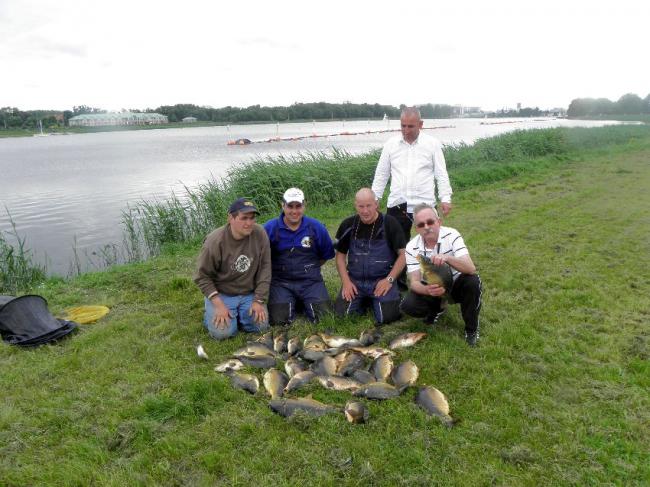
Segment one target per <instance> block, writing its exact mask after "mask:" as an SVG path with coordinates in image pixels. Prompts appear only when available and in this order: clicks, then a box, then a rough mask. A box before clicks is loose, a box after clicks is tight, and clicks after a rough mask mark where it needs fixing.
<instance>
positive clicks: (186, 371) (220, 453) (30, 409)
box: [0, 137, 650, 486]
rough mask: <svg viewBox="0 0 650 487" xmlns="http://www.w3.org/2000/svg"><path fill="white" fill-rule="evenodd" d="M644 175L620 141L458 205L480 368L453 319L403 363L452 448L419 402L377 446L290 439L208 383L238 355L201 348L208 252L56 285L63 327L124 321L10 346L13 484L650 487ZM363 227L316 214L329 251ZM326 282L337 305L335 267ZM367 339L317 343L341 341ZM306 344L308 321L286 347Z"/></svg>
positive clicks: (395, 415) (5, 464) (7, 403)
mask: <svg viewBox="0 0 650 487" xmlns="http://www.w3.org/2000/svg"><path fill="white" fill-rule="evenodd" d="M592 142H593V141H592ZM476 157H479V156H478V155H477V156H476ZM649 160H650V145H649V143H648V139H647V138H646V139H644V140H641V139H639V138H636V137H634V138H632V140H630V138H629V137H628V141H627V142H623V141H622V140H621V141H619V143H617V144H611V145H606V146H602V147H601V148H598V149H597V150H595V151H592V152H587V151H577V152H576V151H571V152H568V153H564V154H560V155H551V156H546V157H541V158H539V157H538V158H536V159H531V160H530V161H529V163H527V164H525V165H521V166H518V165H517V164H523V163H522V162H519V163H517V161H513V162H512V163H508V164H507V165H508V166H509V167H510V168H511V169H509V171H513V172H514V174H515V175H514V176H512V177H510V178H508V179H503V180H501V181H499V182H497V183H490V182H484V183H481V184H480V185H478V186H473V187H469V186H468V187H466V189H464V190H458V191H457V193H456V195H455V198H454V203H455V209H454V211H453V212H452V214H451V217H450V218H449V220H448V221H447V224H448V225H450V226H454V227H456V228H458V229H459V230H460V231H461V232H462V233H463V235H464V237H465V240H466V243H467V244H468V246H469V248H470V251H471V252H472V257H473V259H474V261H475V262H476V263H477V265H478V267H479V271H480V273H481V277H482V280H483V282H484V285H485V292H484V296H483V297H484V300H483V312H482V338H483V341H482V343H481V344H480V346H479V348H477V349H468V348H467V346H466V345H465V343H464V341H463V340H462V321H461V319H460V316H459V313H458V310H457V309H456V308H457V307H454V308H452V309H451V310H450V312H449V313H448V314H447V315H446V316H445V317H444V319H443V321H442V323H441V325H440V327H439V329H438V330H436V331H435V332H434V333H432V334H431V336H430V337H429V338H428V339H427V340H426V341H424V342H422V343H420V344H419V345H417V346H416V347H414V348H412V349H409V350H407V351H405V352H403V353H401V354H400V360H403V359H406V358H411V359H413V360H414V361H415V362H416V363H417V364H418V365H419V366H420V368H421V375H420V381H419V382H420V383H423V384H424V383H426V384H432V385H435V386H436V387H438V388H439V389H441V390H442V391H444V392H445V393H446V394H447V396H448V398H449V400H450V404H451V407H452V412H453V415H454V416H455V417H457V418H460V419H461V420H462V421H461V423H460V424H459V425H458V426H457V427H456V428H454V429H452V430H447V429H445V428H444V427H442V426H441V425H440V423H439V422H438V421H436V420H431V419H428V418H426V417H425V415H424V414H423V412H422V411H421V410H419V409H418V408H417V407H416V406H415V405H414V404H413V397H414V392H415V391H413V390H410V391H408V392H406V393H405V394H404V395H403V396H401V397H399V398H397V399H394V400H390V401H386V402H381V403H369V408H370V413H371V420H370V422H369V423H368V424H367V425H364V426H353V425H350V424H348V423H347V422H345V421H344V420H343V418H342V417H340V416H338V415H335V416H327V417H323V418H320V419H306V418H297V419H295V420H289V421H287V420H285V419H283V418H280V417H278V416H276V415H274V414H272V413H271V412H270V410H269V409H268V407H267V401H266V399H265V398H264V397H263V396H261V395H260V396H259V397H252V396H249V395H247V394H246V393H244V392H241V391H237V390H233V389H232V388H231V386H230V384H229V382H228V381H227V379H225V378H224V377H222V376H220V375H218V374H216V373H215V372H213V370H212V368H213V366H214V364H216V363H217V361H220V360H221V359H223V358H225V357H226V356H227V355H228V353H229V352H231V351H232V350H234V349H235V348H236V347H238V346H239V345H241V344H243V343H244V341H245V339H246V337H245V336H241V335H240V336H238V337H236V338H235V339H232V340H229V341H227V342H224V343H217V342H213V341H210V340H209V339H208V338H207V336H206V332H205V331H204V330H203V328H202V326H201V324H200V320H201V314H202V302H201V296H200V293H199V292H198V290H197V289H196V288H195V286H194V285H193V283H192V282H191V280H190V275H191V272H192V271H193V268H194V263H195V257H196V254H197V252H198V248H197V246H196V245H195V244H189V245H183V244H168V245H167V246H166V249H165V252H164V253H163V255H161V256H159V257H157V258H155V259H152V260H150V261H147V262H143V263H139V264H133V265H129V266H123V267H116V268H113V269H110V270H108V271H106V272H102V273H95V274H87V275H84V276H81V277H79V278H76V279H73V280H70V281H66V282H52V281H50V282H48V283H47V284H46V285H45V286H43V287H41V288H39V289H37V291H38V292H40V293H42V294H44V295H45V296H46V297H47V298H48V299H49V301H50V305H51V308H52V309H53V310H54V311H55V312H62V310H63V309H65V308H66V307H68V306H72V305H78V304H92V303H103V304H108V305H109V306H110V307H111V313H110V314H109V316H108V317H106V318H105V319H104V320H102V321H101V322H100V323H98V324H95V325H87V326H84V327H82V329H81V331H80V332H79V333H77V334H76V335H75V336H73V337H71V338H70V339H68V340H65V341H63V342H62V343H60V344H57V345H53V346H47V347H43V348H40V349H37V350H21V349H17V348H11V347H9V346H2V347H0V365H1V366H2V369H3V374H2V375H1V376H0V389H1V390H2V391H3V394H2V397H1V398H0V404H1V405H2V407H1V408H0V479H2V482H1V483H2V484H4V485H9V486H13V485H88V484H97V485H252V484H258V485H268V484H271V483H274V484H278V485H302V484H310V485H335V484H336V485H409V486H410V485H427V486H428V485H436V484H440V485H486V484H498V485H610V484H614V485H646V484H647V482H648V479H649V478H650V467H649V465H650V454H649V451H648V447H647V444H648V437H649V434H650V413H649V411H650V399H649V397H648V394H647V391H648V389H649V388H650V380H649V378H650V365H649V359H650V334H649V333H648V329H647V322H648V316H649V314H648V310H649V309H650V298H648V296H650V274H649V272H648V269H649V268H650V243H649V241H648V238H647V236H648V234H649V233H650V219H649V214H648V208H650V193H649V192H648V191H647V188H648V186H649V185H650V165H649V164H648V161H649ZM468 165H471V163H468ZM518 168H519V169H520V171H519V174H517V171H518ZM525 168H528V169H530V168H534V169H535V170H534V171H527V170H526V171H525V170H524V169H525ZM503 177H505V176H503ZM452 180H453V181H454V182H455V180H454V179H453V178H452ZM277 191H280V188H277ZM275 210H277V208H276V209H275ZM275 210H274V211H273V212H275ZM350 212H351V201H350V198H349V197H348V198H346V199H344V200H341V201H338V202H337V203H335V204H332V205H329V206H321V207H319V208H318V210H317V211H316V210H315V209H314V210H313V211H310V214H312V215H315V216H318V217H319V218H321V219H323V220H324V221H325V222H326V223H327V225H328V227H329V229H330V231H332V232H333V231H334V230H335V228H336V226H337V225H338V223H339V222H340V220H341V219H342V218H343V217H345V216H347V215H349V214H350ZM324 273H325V276H326V281H327V285H328V288H329V289H330V292H331V294H332V295H333V294H334V293H335V292H336V290H337V288H338V280H337V278H336V273H335V269H334V266H333V264H332V263H331V262H329V263H328V264H326V266H325V268H324ZM370 325H371V320H370V318H369V317H365V318H362V319H358V320H329V321H327V322H326V323H324V324H323V326H324V327H329V328H331V329H333V330H334V331H335V332H337V333H340V334H346V335H357V334H358V333H359V331H360V330H361V329H364V328H366V327H368V326H370ZM314 329H315V328H314V327H312V326H310V325H308V324H307V323H304V322H299V323H297V324H296V325H294V327H293V328H292V329H291V331H290V333H291V334H294V333H295V334H299V335H301V336H305V335H306V334H307V333H309V332H311V331H313V330H314ZM405 330H413V331H416V330H417V331H420V330H426V328H425V326H424V325H422V324H421V323H420V322H418V321H417V320H408V319H404V320H402V321H400V322H398V323H397V324H395V325H391V326H388V327H385V329H384V343H385V342H386V340H388V339H389V338H391V337H392V336H394V335H396V334H397V333H400V332H402V331H405ZM197 343H203V345H204V347H205V348H206V350H207V352H208V354H209V356H210V357H211V359H210V360H209V361H208V362H204V361H199V359H197V358H196V355H195V352H194V347H195V346H196V344H197ZM311 392H313V394H314V397H315V398H316V399H319V400H322V401H325V402H329V403H334V404H343V403H344V402H345V401H346V400H347V398H348V395H347V394H344V393H335V392H328V391H323V390H321V389H319V388H317V387H315V386H314V387H313V388H312V389H311Z"/></svg>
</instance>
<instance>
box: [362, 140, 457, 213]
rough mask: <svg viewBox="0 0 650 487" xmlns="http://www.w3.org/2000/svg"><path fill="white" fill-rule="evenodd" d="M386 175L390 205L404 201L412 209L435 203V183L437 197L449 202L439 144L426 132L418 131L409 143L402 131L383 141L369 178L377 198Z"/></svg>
mask: <svg viewBox="0 0 650 487" xmlns="http://www.w3.org/2000/svg"><path fill="white" fill-rule="evenodd" d="M389 178H390V180H391V182H390V193H389V195H388V207H389V208H390V207H392V206H397V205H399V204H402V203H407V211H408V212H409V213H412V212H413V208H414V207H415V206H416V205H418V204H419V203H427V204H429V205H431V206H435V204H436V185H437V189H438V198H439V199H440V201H441V202H443V203H450V202H451V194H452V190H451V185H450V184H449V175H448V174H447V165H446V163H445V156H444V155H443V153H442V144H441V143H440V142H439V141H438V139H435V138H434V137H431V136H430V135H427V134H425V133H422V132H420V134H419V135H418V138H417V140H415V141H414V142H413V143H412V144H409V143H407V142H406V141H405V140H404V137H402V136H401V135H399V136H396V137H391V138H390V139H389V140H388V142H386V144H384V148H383V149H382V151H381V156H380V157H379V162H378V163H377V169H376V170H375V178H374V180H373V181H372V191H373V192H374V193H375V196H376V197H377V198H378V199H381V197H382V196H383V194H384V189H385V188H386V184H387V183H388V179H389Z"/></svg>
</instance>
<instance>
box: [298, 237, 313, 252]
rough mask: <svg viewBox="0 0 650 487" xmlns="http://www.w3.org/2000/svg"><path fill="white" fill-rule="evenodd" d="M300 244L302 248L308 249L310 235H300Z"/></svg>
mask: <svg viewBox="0 0 650 487" xmlns="http://www.w3.org/2000/svg"><path fill="white" fill-rule="evenodd" d="M300 245H302V246H303V247H304V248H306V249H308V248H310V247H311V237H308V236H307V237H302V240H301V241H300Z"/></svg>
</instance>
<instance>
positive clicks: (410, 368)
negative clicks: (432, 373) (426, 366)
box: [390, 360, 420, 390]
mask: <svg viewBox="0 0 650 487" xmlns="http://www.w3.org/2000/svg"><path fill="white" fill-rule="evenodd" d="M419 375H420V369H419V368H418V366H417V365H416V364H415V362H413V361H412V360H407V361H406V362H403V363H401V364H399V365H398V366H397V367H395V368H394V369H393V371H392V372H391V374H390V378H391V380H392V381H393V385H394V386H395V387H396V388H397V389H400V390H403V389H406V388H407V387H410V386H413V385H415V383H416V382H417V380H418V377H419Z"/></svg>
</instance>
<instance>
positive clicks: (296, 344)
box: [287, 336, 302, 357]
mask: <svg viewBox="0 0 650 487" xmlns="http://www.w3.org/2000/svg"><path fill="white" fill-rule="evenodd" d="M300 350H302V340H300V337H299V336H295V337H292V338H290V339H289V342H288V343H287V352H288V353H289V356H290V357H291V356H294V355H295V354H297V353H298V352H300Z"/></svg>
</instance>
